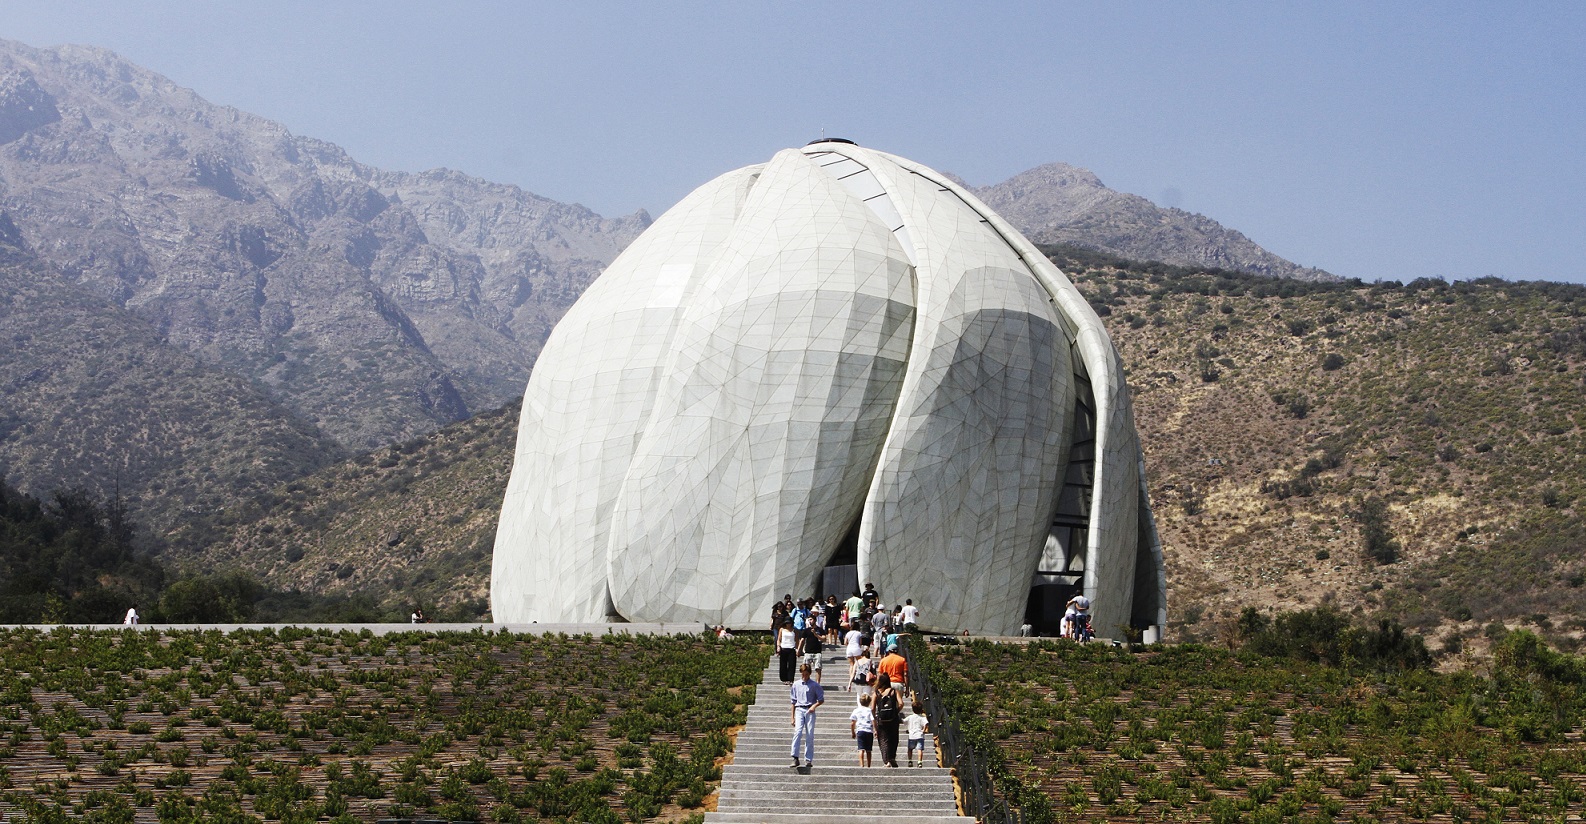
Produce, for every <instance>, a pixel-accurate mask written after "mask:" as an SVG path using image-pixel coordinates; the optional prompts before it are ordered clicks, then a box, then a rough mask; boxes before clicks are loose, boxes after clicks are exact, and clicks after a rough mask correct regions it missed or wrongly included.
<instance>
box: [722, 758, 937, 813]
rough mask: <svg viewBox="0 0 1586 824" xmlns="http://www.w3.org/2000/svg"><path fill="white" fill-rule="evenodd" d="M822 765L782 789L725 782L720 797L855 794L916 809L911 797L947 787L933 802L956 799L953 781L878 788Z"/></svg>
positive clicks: (746, 799) (747, 799)
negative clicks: (831, 774)
mask: <svg viewBox="0 0 1586 824" xmlns="http://www.w3.org/2000/svg"><path fill="white" fill-rule="evenodd" d="M822 769H824V767H822V766H821V765H820V764H819V763H817V764H816V765H815V769H813V770H811V771H810V772H809V774H808V775H803V774H801V775H799V780H798V781H786V782H783V783H782V784H780V785H778V789H767V787H768V786H769V785H768V784H767V783H765V782H758V783H755V784H749V785H732V786H725V785H724V786H723V788H722V789H721V791H720V796H719V797H720V798H722V799H733V800H735V801H744V802H753V801H755V800H756V799H760V800H788V801H796V800H797V799H798V798H816V797H822V798H824V797H827V796H833V797H836V796H842V797H844V798H847V797H850V796H852V797H854V798H872V799H892V800H896V801H908V803H909V806H907V807H905V808H904V809H914V802H913V801H909V799H919V798H923V797H929V796H932V795H937V794H938V793H939V792H940V791H941V790H943V789H944V788H945V789H946V791H947V792H946V794H945V795H937V797H936V798H935V799H933V800H932V801H931V802H930V803H937V802H941V803H946V804H951V803H952V798H953V795H952V785H950V784H933V785H930V786H919V787H916V786H914V785H901V786H900V788H898V789H888V790H875V789H872V788H870V787H867V786H863V785H864V784H865V783H867V782H863V781H853V780H850V779H844V778H827V777H823V776H822V775H821V770H822ZM921 803H924V802H921Z"/></svg>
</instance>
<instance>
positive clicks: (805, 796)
mask: <svg viewBox="0 0 1586 824" xmlns="http://www.w3.org/2000/svg"><path fill="white" fill-rule="evenodd" d="M815 769H817V770H818V769H820V765H817V767H815ZM931 795H937V794H934V792H929V794H926V792H888V794H866V792H817V791H810V792H780V794H776V795H745V797H733V795H725V797H718V800H717V805H718V807H717V808H718V810H720V808H723V807H725V808H726V810H728V811H731V810H741V808H742V810H750V808H758V810H766V808H774V810H801V811H806V813H856V811H864V810H871V811H877V810H887V811H891V810H907V811H910V813H926V814H936V816H956V814H958V807H956V805H955V803H953V802H952V800H945V802H944V800H926V799H928V797H931ZM937 797H939V795H937Z"/></svg>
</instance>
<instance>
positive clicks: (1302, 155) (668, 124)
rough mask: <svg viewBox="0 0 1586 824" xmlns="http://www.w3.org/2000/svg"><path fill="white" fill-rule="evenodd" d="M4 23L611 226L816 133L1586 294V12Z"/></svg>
mask: <svg viewBox="0 0 1586 824" xmlns="http://www.w3.org/2000/svg"><path fill="white" fill-rule="evenodd" d="M0 37H5V38H10V39H15V40H21V41H23V42H25V43H28V44H30V45H35V46H48V45H56V44H59V43H85V44H91V45H98V46H104V47H107V48H110V49H114V50H115V51H117V52H119V53H121V54H122V55H123V56H125V57H127V58H129V59H131V60H133V61H135V62H137V63H140V64H142V65H144V66H147V67H149V68H151V69H154V70H156V71H159V72H161V73H163V74H165V75H167V76H169V77H170V78H171V79H173V80H175V81H176V82H177V83H180V84H182V85H184V86H188V87H191V88H193V89H195V90H197V91H198V92H199V93H201V94H203V95H204V96H205V97H207V98H209V99H210V100H211V101H213V102H216V103H223V104H229V105H232V106H236V107H238V108H240V109H245V110H248V111H251V112H255V113H257V114H261V115H264V116H266V117H270V118H273V119H275V120H278V121H281V122H282V123H283V124H285V125H286V126H287V127H288V128H289V129H291V130H292V131H293V132H295V133H297V134H302V135H309V136H313V137H318V138H323V139H325V140H329V141H332V142H334V143H338V144H340V145H342V146H343V147H345V148H346V149H347V150H348V151H350V152H351V153H352V154H353V156H355V157H357V158H359V159H360V160H363V161H365V162H368V163H372V164H374V165H377V166H382V167H387V168H394V169H404V170H411V171H417V170H422V169H427V168H432V167H436V166H446V167H451V168H454V169H460V170H462V171H464V172H468V173H470V174H474V175H478V176H481V177H485V178H489V179H491V180H498V181H504V182H510V183H516V184H518V185H521V186H523V187H524V188H526V189H529V190H531V191H533V192H536V193H539V194H542V195H545V196H547V197H552V198H556V199H558V200H565V201H576V202H579V203H583V204H584V205H586V206H589V207H591V208H593V209H595V210H596V211H599V212H601V213H603V214H608V215H616V214H623V213H627V212H632V211H634V210H636V209H639V208H644V209H648V210H649V211H650V212H651V214H654V215H659V214H660V213H661V212H662V211H664V210H665V209H666V208H667V207H668V206H670V205H671V204H672V203H673V202H675V201H676V200H677V199H678V198H680V197H682V196H683V195H684V194H686V193H687V192H688V191H689V190H690V189H692V188H693V187H695V186H697V185H699V184H701V183H703V182H705V181H706V180H708V179H710V178H711V177H713V176H715V175H717V174H720V173H721V172H724V171H727V170H729V169H732V168H735V167H737V166H741V165H744V164H747V163H753V162H758V161H762V160H765V159H766V158H768V157H769V156H770V155H771V154H772V153H773V152H774V151H775V150H777V149H779V148H783V147H787V146H797V145H801V144H803V143H805V142H807V141H809V140H811V139H814V138H817V137H819V136H820V135H821V133H822V129H824V130H825V134H827V135H829V136H841V137H848V138H851V139H853V140H856V141H857V142H859V143H861V144H864V145H867V146H872V147H875V148H878V149H883V150H886V151H890V152H894V153H897V154H901V155H903V156H905V157H908V158H911V159H914V160H917V161H920V162H922V163H925V164H927V165H930V166H933V167H935V168H937V169H941V170H945V171H951V172H954V173H956V174H958V175H960V176H962V177H964V178H966V179H967V180H969V181H970V182H971V183H974V184H977V185H978V184H986V183H994V182H997V181H1000V180H1002V179H1004V178H1006V177H1009V176H1011V175H1013V174H1016V173H1018V172H1020V171H1023V170H1024V169H1028V168H1030V167H1032V166H1037V165H1039V164H1042V163H1047V162H1051V161H1064V162H1068V163H1073V164H1075V165H1078V166H1084V167H1086V168H1088V169H1091V170H1092V171H1094V172H1096V174H1098V175H1099V176H1100V177H1101V179H1102V181H1103V182H1105V183H1106V184H1107V185H1109V186H1111V187H1113V188H1115V189H1119V190H1122V191H1127V192H1133V193H1135V194H1140V195H1144V196H1146V197H1148V198H1151V199H1152V200H1154V201H1156V202H1158V203H1161V204H1164V205H1171V206H1179V207H1181V208H1184V209H1188V210H1190V211H1194V212H1200V213H1202V214H1205V215H1208V216H1210V217H1212V218H1215V219H1217V220H1219V221H1221V222H1223V223H1224V224H1226V225H1228V226H1231V227H1233V228H1236V229H1238V230H1240V231H1242V232H1244V233H1245V234H1247V235H1249V236H1250V237H1251V238H1252V239H1253V240H1255V241H1256V242H1257V243H1260V244H1262V245H1263V246H1266V247H1267V248H1268V249H1271V250H1272V251H1274V252H1276V253H1278V254H1280V255H1283V256H1285V257H1287V258H1289V259H1291V260H1294V261H1296V262H1299V263H1302V264H1306V265H1311V266H1320V267H1322V268H1324V269H1328V270H1330V271H1332V272H1335V273H1337V274H1340V275H1345V276H1358V277H1364V278H1367V279H1373V278H1396V279H1409V278H1414V277H1419V276H1446V277H1477V276H1482V275H1489V274H1494V275H1500V276H1504V277H1510V278H1544V279H1551V280H1572V281H1578V282H1586V2H1564V3H1547V2H1524V3H1490V4H1465V3H1453V2H1437V3H1422V2H1415V3H1391V2H1382V0H1375V2H1367V3H1346V2H1325V3H1315V4H1299V3H1270V2H1260V3H1251V4H1235V3H1216V4H1212V3H1188V2H1185V3H1171V4H1169V3H1150V4H1147V3H1114V2H1108V3H1084V4H1075V3H923V2H891V3H869V4H861V3H856V2H841V3H824V2H809V0H805V1H804V2H799V3H769V2H767V3H754V2H732V3H726V2H724V3H719V4H712V3H660V2H652V3H615V2H610V3H604V2H582V1H581V0H580V1H579V2H567V1H564V2H560V3H555V4H550V3H534V2H502V3H485V2H472V3H444V4H443V3H404V2H357V3H354V2H304V3H287V2H248V3H223V2H164V3H161V2H139V3H110V2H95V3H79V2H62V0H49V2H25V1H19V0H7V2H6V3H5V5H4V8H3V10H0Z"/></svg>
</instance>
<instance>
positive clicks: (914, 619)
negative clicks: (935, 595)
mask: <svg viewBox="0 0 1586 824" xmlns="http://www.w3.org/2000/svg"><path fill="white" fill-rule="evenodd" d="M918 623H920V608H919V607H917V606H915V605H914V599H913V598H906V599H904V601H903V629H904V630H906V631H908V632H913V631H914V628H915V625H916V624H918Z"/></svg>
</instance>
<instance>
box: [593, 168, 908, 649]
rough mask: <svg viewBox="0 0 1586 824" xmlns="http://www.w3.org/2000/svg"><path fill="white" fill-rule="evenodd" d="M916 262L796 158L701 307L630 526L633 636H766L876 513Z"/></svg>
mask: <svg viewBox="0 0 1586 824" xmlns="http://www.w3.org/2000/svg"><path fill="white" fill-rule="evenodd" d="M913 303H914V296H913V277H912V267H911V266H910V265H909V262H908V257H907V255H906V254H904V252H903V250H902V249H901V248H900V247H899V246H898V244H897V241H896V240H895V239H894V238H893V237H892V235H891V232H890V231H889V229H888V227H886V226H884V225H882V224H881V223H880V221H878V220H877V219H876V217H875V215H874V213H872V212H871V211H870V210H869V209H868V208H867V207H866V206H865V205H864V203H863V202H861V201H860V200H858V199H857V198H856V197H854V195H853V194H851V193H850V192H849V191H848V190H847V189H845V188H844V187H843V186H842V185H841V184H839V183H838V182H837V181H836V180H833V179H832V178H831V177H830V176H829V175H827V174H826V173H824V172H823V171H822V170H821V169H820V168H818V167H817V166H816V165H815V164H813V163H811V162H810V160H809V159H808V158H806V157H805V156H804V155H802V154H800V153H799V152H796V151H785V152H782V153H780V154H778V155H777V156H776V157H775V158H774V159H773V160H772V161H771V162H770V163H769V164H767V166H766V168H765V170H764V172H763V173H762V174H761V176H760V179H759V181H758V182H757V183H756V185H755V188H754V189H753V191H751V192H750V195H749V199H748V202H747V203H746V204H745V205H744V209H743V212H742V214H740V215H739V217H738V220H737V222H736V224H735V225H734V227H733V230H732V234H731V237H730V238H729V239H728V241H727V242H726V243H725V244H724V245H723V247H722V248H721V250H720V256H719V258H718V260H717V261H716V262H715V264H714V265H713V266H711V268H710V270H709V272H708V273H707V275H706V277H705V280H704V283H703V284H702V286H701V288H700V291H699V293H698V295H697V297H696V299H695V300H694V301H693V302H692V303H691V304H690V305H689V306H688V308H687V310H686V312H685V315H684V320H683V324H682V328H681V329H680V330H679V332H678V335H677V337H676V339H675V340H674V342H673V344H672V347H671V351H670V352H669V353H668V355H667V359H666V366H665V378H664V380H663V383H662V385H661V388H660V393H659V396H658V397H657V399H656V403H655V411H654V414H653V416H652V420H651V422H650V424H649V426H648V428H647V429H646V431H645V433H644V437H643V439H642V441H641V443H640V446H639V450H638V453H637V455H636V456H635V458H634V461H633V466H632V468H631V469H630V470H629V472H628V476H627V479H626V481H625V482H624V485H623V489H622V492H621V495H620V496H619V500H618V502H617V507H616V514H615V516H614V519H613V525H612V531H611V537H610V548H609V562H610V581H611V592H612V598H613V601H614V603H615V605H616V607H617V609H618V611H619V612H621V613H622V614H623V615H624V616H627V617H629V618H630V619H631V620H652V621H654V620H666V621H693V620H705V621H715V620H723V619H725V620H727V621H729V622H741V623H745V624H747V623H753V622H757V621H758V620H759V617H760V616H761V615H763V614H764V611H765V609H766V608H768V607H769V606H770V604H771V602H772V601H773V600H775V599H777V598H779V597H780V596H781V595H782V593H784V592H793V591H805V590H807V589H808V588H809V586H810V582H811V581H813V580H814V578H815V573H816V572H818V571H819V570H820V569H821V568H822V567H823V566H824V565H825V564H826V562H827V560H828V559H829V558H830V556H831V553H832V552H833V550H834V549H835V548H836V546H837V544H838V542H839V541H840V540H841V539H842V536H843V534H844V533H845V532H846V531H847V530H848V526H849V524H850V523H851V522H852V521H853V519H854V517H855V516H857V514H858V511H859V508H860V506H861V504H862V503H863V501H864V492H865V488H866V486H867V485H868V483H869V480H870V474H871V472H872V470H873V468H874V466H875V460H876V454H877V452H878V450H879V448H880V444H881V441H882V439H883V438H884V437H885V434H886V428H887V425H888V423H889V421H890V420H891V417H892V410H893V406H894V403H895V401H896V398H897V392H898V387H899V385H900V383H901V380H902V369H903V363H904V358H905V355H906V353H907V351H908V343H909V338H910V335H911V332H912V321H913V314H914V313H913Z"/></svg>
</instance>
